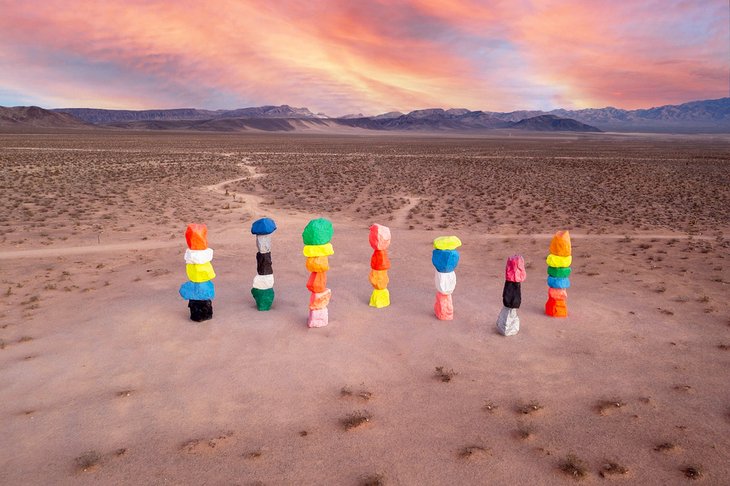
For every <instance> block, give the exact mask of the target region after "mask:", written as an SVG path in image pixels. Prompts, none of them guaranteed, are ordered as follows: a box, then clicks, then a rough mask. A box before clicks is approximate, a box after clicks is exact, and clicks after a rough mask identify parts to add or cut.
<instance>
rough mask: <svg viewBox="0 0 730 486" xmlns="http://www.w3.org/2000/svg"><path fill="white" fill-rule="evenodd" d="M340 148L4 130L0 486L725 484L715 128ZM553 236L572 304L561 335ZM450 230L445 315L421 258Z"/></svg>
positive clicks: (365, 138) (358, 140)
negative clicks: (182, 289)
mask: <svg viewBox="0 0 730 486" xmlns="http://www.w3.org/2000/svg"><path fill="white" fill-rule="evenodd" d="M351 130H353V131H351ZM354 130H355V128H352V127H342V129H341V130H339V131H338V132H337V133H324V132H322V133H319V132H317V131H316V130H309V131H307V132H306V133H300V132H293V133H286V134H283V133H265V132H262V131H260V130H255V129H254V130H250V129H247V130H245V131H243V132H235V133H219V132H215V133H200V132H192V131H176V130H168V131H164V132H162V131H149V130H121V129H104V130H98V129H93V128H88V129H87V128H84V127H81V128H77V129H69V128H64V129H60V130H59V129H24V130H7V131H6V132H5V133H2V134H0V161H1V163H2V167H3V171H2V172H0V178H1V179H2V188H3V190H2V197H1V198H0V204H2V211H0V227H1V228H2V250H1V251H0V260H2V265H1V266H0V283H2V289H0V290H2V295H1V296H0V315H1V316H2V318H1V319H0V323H1V325H0V390H2V391H0V394H1V395H2V400H0V424H1V426H2V427H1V428H2V430H3V434H2V437H1V438H0V450H2V453H0V483H3V484H44V483H45V484H48V483H54V484H99V483H105V484H122V483H134V484H181V483H195V484H353V485H357V484H517V483H519V484H563V483H565V482H566V481H571V482H572V481H573V480H574V479H576V480H583V481H584V482H586V483H588V484H590V483H597V482H603V481H606V480H608V481H611V482H617V483H618V484H682V483H683V482H687V481H690V480H692V479H697V480H699V481H701V482H703V483H705V484H722V483H723V482H724V481H725V480H727V478H728V477H730V465H729V463H728V461H727V457H728V455H729V454H730V439H728V434H727V430H728V427H730V389H729V388H728V386H727V376H728V369H729V365H730V317H729V316H730V304H729V303H728V286H729V285H730V260H729V259H730V239H729V238H730V212H729V211H730V210H729V208H730V166H729V165H728V161H729V160H730V143H729V142H730V137H728V136H727V135H726V134H716V135H670V134H666V135H662V134H633V133H572V132H557V133H555V132H550V133H544V132H543V133H538V132H534V131H525V132H515V131H509V132H508V131H504V130H502V131H499V130H497V131H494V132H482V133H478V134H475V133H471V134H464V133H445V134H444V133H442V134H440V135H436V136H434V135H433V134H430V135H425V134H421V133H417V132H416V133H403V132H398V131H396V132H387V133H385V132H384V133H370V132H364V131H362V130H360V131H354ZM263 216H268V217H271V218H273V219H274V220H276V222H277V225H278V227H279V229H278V231H277V232H276V234H275V238H274V243H273V244H274V249H273V252H274V255H275V258H274V262H273V265H274V268H275V272H276V278H277V281H276V299H277V300H276V301H275V303H274V307H273V308H272V310H271V311H269V312H257V311H256V308H255V305H254V303H253V300H252V298H251V294H250V284H251V278H252V277H253V275H254V271H255V268H256V267H255V265H256V262H255V259H254V253H255V251H256V246H255V244H254V239H253V237H252V235H251V233H250V231H249V229H250V225H251V222H252V221H253V220H254V219H257V218H260V217H263ZM320 216H322V217H326V218H329V219H330V220H331V221H332V222H333V223H334V238H333V244H334V248H335V255H334V256H332V257H331V258H330V260H331V270H330V281H329V287H330V288H331V289H332V292H333V296H332V302H331V306H330V324H329V326H327V327H325V328H321V329H307V327H306V318H307V299H308V294H307V289H306V288H305V282H306V278H307V271H306V269H305V268H304V260H303V258H302V254H301V251H302V250H301V248H302V239H301V232H302V229H303V228H304V226H305V225H306V223H307V221H308V220H310V219H312V218H315V217H320ZM192 222H199V223H206V224H207V225H208V229H209V235H208V238H209V242H210V246H211V247H212V248H214V249H215V268H216V272H217V274H218V276H217V278H216V279H215V284H216V289H217V293H218V295H217V298H216V300H215V301H214V312H215V314H214V318H213V319H212V320H210V321H206V322H203V323H194V322H192V321H190V320H189V318H188V310H187V308H186V303H185V301H184V300H182V299H181V298H180V296H179V295H178V293H177V289H178V287H179V286H180V284H181V283H182V282H183V281H184V280H185V271H184V266H183V265H184V261H183V259H182V253H183V251H184V249H185V240H184V231H185V226H186V225H187V224H188V223H192ZM372 223H381V224H385V225H388V226H389V227H390V228H391V231H392V234H393V243H392V246H391V250H390V251H391V260H392V268H391V270H390V278H391V282H390V286H389V288H390V292H391V300H392V303H391V305H390V307H387V308H384V309H374V308H371V307H369V306H368V297H369V294H370V290H371V288H370V284H369V283H368V270H369V261H370V251H371V250H370V247H369V245H368V227H369V226H370V225H371V224H372ZM560 229H569V230H570V232H571V235H572V238H573V276H572V287H571V289H570V296H569V300H568V305H569V309H570V311H569V312H570V314H569V317H568V318H566V319H551V318H549V317H547V316H545V315H544V303H545V300H546V296H547V286H546V283H545V278H546V273H545V272H546V266H545V257H546V255H547V253H548V245H549V242H550V237H551V236H552V234H553V233H554V232H555V231H557V230H560ZM449 234H454V235H458V236H459V237H460V238H461V240H462V242H463V247H462V248H461V251H462V259H461V263H460V264H459V269H458V272H457V273H458V278H459V280H458V285H457V287H456V290H455V292H454V307H455V318H454V320H453V321H450V322H442V321H438V320H437V319H435V317H434V316H433V293H434V291H433V267H432V265H431V261H430V252H431V248H432V246H431V242H432V241H433V239H434V238H435V237H436V236H440V235H449ZM515 253H519V254H522V255H523V256H524V258H525V261H526V267H527V280H526V281H525V282H524V284H523V287H522V289H523V303H522V308H521V309H520V317H521V320H522V327H521V330H520V332H519V334H517V335H516V336H512V337H509V338H506V337H504V336H501V335H499V334H497V333H496V330H495V324H494V323H495V320H496V317H497V314H498V313H499V310H500V308H501V305H502V303H501V300H500V297H501V290H502V284H503V282H504V264H505V260H506V258H507V257H509V256H510V255H513V254H515Z"/></svg>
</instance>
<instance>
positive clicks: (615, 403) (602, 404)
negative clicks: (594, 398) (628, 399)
mask: <svg viewBox="0 0 730 486" xmlns="http://www.w3.org/2000/svg"><path fill="white" fill-rule="evenodd" d="M625 406H626V403H624V401H623V400H621V399H620V398H614V399H611V400H599V401H598V403H596V411H597V412H598V414H599V415H608V413H609V411H611V410H613V409H617V408H621V407H625Z"/></svg>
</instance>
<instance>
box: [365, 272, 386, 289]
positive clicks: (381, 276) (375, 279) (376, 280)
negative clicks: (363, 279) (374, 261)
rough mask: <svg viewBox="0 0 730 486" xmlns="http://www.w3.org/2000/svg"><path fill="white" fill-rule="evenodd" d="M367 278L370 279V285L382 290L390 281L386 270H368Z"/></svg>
mask: <svg viewBox="0 0 730 486" xmlns="http://www.w3.org/2000/svg"><path fill="white" fill-rule="evenodd" d="M368 279H369V280H370V285H372V286H373V288H374V289H375V290H383V289H385V288H387V287H388V282H390V278H389V277H388V271H387V270H370V275H369V276H368Z"/></svg>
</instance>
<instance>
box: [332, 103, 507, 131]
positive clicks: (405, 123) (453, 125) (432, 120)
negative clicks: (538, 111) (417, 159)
mask: <svg viewBox="0 0 730 486" xmlns="http://www.w3.org/2000/svg"><path fill="white" fill-rule="evenodd" d="M386 115H387V116H386ZM336 120H337V122H338V123H341V124H345V125H348V126H353V127H359V128H367V129H370V130H408V131H442V130H459V131H465V130H469V131H471V130H483V129H490V128H507V127H508V126H509V125H510V124H509V123H508V122H505V121H503V120H500V119H498V118H496V117H494V116H492V115H490V114H487V113H484V112H482V111H469V110H461V109H459V110H453V109H452V110H443V109H441V108H430V109H427V110H416V111H412V112H410V113H408V114H405V115H404V114H400V115H398V113H397V112H394V113H387V114H384V115H378V116H374V117H366V118H355V119H342V118H338V119H336Z"/></svg>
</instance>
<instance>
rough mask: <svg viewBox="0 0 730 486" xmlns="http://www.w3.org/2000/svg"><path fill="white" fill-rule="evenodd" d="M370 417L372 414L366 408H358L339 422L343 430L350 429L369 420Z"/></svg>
mask: <svg viewBox="0 0 730 486" xmlns="http://www.w3.org/2000/svg"><path fill="white" fill-rule="evenodd" d="M372 418H373V417H372V415H371V414H370V412H368V411H367V410H358V411H357V412H353V413H351V414H349V415H347V416H346V417H345V418H343V419H342V420H340V423H341V424H342V426H343V427H344V428H345V430H351V429H354V428H357V427H360V426H361V425H364V424H366V423H368V422H370V420H371V419H372Z"/></svg>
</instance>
